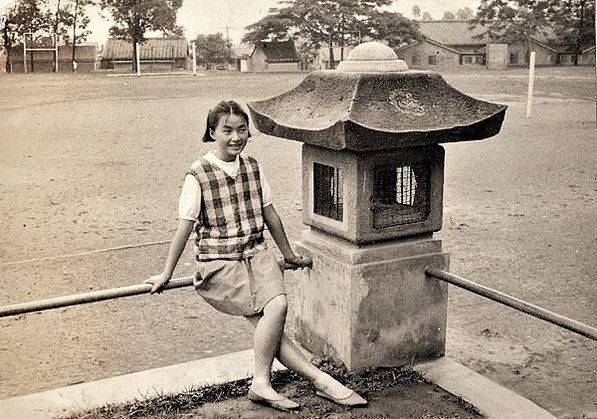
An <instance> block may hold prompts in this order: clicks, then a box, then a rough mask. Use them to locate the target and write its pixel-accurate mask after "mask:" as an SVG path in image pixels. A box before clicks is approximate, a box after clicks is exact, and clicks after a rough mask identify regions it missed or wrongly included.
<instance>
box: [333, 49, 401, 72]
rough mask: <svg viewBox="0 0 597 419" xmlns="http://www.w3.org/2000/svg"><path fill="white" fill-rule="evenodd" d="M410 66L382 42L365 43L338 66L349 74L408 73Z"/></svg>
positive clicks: (339, 69)
mask: <svg viewBox="0 0 597 419" xmlns="http://www.w3.org/2000/svg"><path fill="white" fill-rule="evenodd" d="M406 70H408V66H407V65H406V63H405V62H404V61H403V60H400V59H398V56H397V55H396V53H395V52H394V50H393V49H392V48H390V47H389V46H387V45H384V44H382V43H381V42H375V41H371V42H364V43H362V44H360V45H358V46H356V47H355V48H354V49H353V50H352V51H351V52H350V54H348V57H347V58H346V60H344V61H341V62H340V64H338V71H347V72H373V73H376V72H383V73H386V72H395V71H406Z"/></svg>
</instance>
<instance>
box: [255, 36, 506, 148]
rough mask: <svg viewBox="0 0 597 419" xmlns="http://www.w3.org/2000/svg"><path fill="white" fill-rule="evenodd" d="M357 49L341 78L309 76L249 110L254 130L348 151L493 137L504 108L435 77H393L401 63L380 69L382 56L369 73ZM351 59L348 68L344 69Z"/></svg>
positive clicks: (333, 73)
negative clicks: (469, 94)
mask: <svg viewBox="0 0 597 419" xmlns="http://www.w3.org/2000/svg"><path fill="white" fill-rule="evenodd" d="M366 44H369V43H366ZM364 45H365V44H361V45H360V46H358V47H357V48H355V49H354V50H353V51H352V52H351V53H350V55H349V57H348V60H347V61H348V63H347V64H346V65H345V68H347V70H346V71H338V70H323V71H314V72H312V73H310V74H309V75H308V76H307V77H306V78H305V79H304V80H303V81H302V82H301V83H300V84H299V85H298V86H297V87H296V88H294V89H292V90H290V91H289V92H286V93H283V94H282V95H279V96H276V97H273V98H270V99H267V100H262V101H256V102H251V103H249V104H248V107H249V110H250V111H251V114H252V117H253V121H254V122H255V126H256V127H257V129H259V130H260V131H261V132H263V133H265V134H269V135H274V136H277V137H282V138H287V139H291V140H297V141H302V142H304V143H307V144H311V145H316V146H321V147H325V148H331V149H334V150H343V149H347V150H355V151H370V150H383V149H396V148H403V147H413V146H420V145H428V144H437V143H444V142H453V141H471V140H480V139H483V138H488V137H491V136H494V135H496V134H497V133H498V132H499V130H500V128H501V125H502V122H503V120H504V116H505V112H506V106H505V105H499V104H495V103H489V102H484V101H480V100H477V99H475V98H472V97H470V96H467V95H465V94H464V93H462V92H460V91H458V90H456V89H454V88H453V87H452V86H450V85H449V84H448V83H447V82H446V81H445V80H444V79H443V78H442V77H441V76H440V75H439V74H438V73H434V72H425V71H412V70H403V69H402V70H396V69H395V68H403V66H402V64H400V65H397V66H394V65H387V63H388V62H389V61H391V60H389V59H388V57H387V56H386V55H384V54H385V52H380V51H376V52H375V53H373V55H372V58H373V59H372V60H371V63H372V64H375V65H378V64H379V63H380V62H381V63H382V64H383V65H381V66H379V65H378V67H379V68H380V69H381V70H380V71H373V70H374V69H375V65H374V66H373V67H367V66H366V65H365V63H366V60H365V59H364V58H363V56H362V54H361V53H359V51H358V50H359V48H361V52H362V50H364V49H365V48H368V49H371V45H367V46H364ZM378 45H381V46H382V47H383V48H387V49H389V50H390V51H391V49H390V48H389V47H387V46H385V45H382V44H378ZM376 48H377V47H374V48H373V50H375V49H376ZM379 48H381V47H379ZM392 53H393V51H392ZM393 54H394V57H396V56H395V53H393ZM353 56H355V57H357V60H354V61H353V63H352V64H356V65H351V64H350V61H351V57H353ZM380 57H382V58H384V59H383V60H380ZM395 59H396V60H397V61H401V60H398V59H397V58H395ZM364 62H365V63H364Z"/></svg>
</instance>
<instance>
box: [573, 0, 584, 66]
mask: <svg viewBox="0 0 597 419" xmlns="http://www.w3.org/2000/svg"><path fill="white" fill-rule="evenodd" d="M586 2H587V0H581V1H580V21H579V22H578V36H577V37H576V51H574V65H578V59H579V56H580V52H581V48H582V38H583V32H584V29H585V28H584V26H585V5H586Z"/></svg>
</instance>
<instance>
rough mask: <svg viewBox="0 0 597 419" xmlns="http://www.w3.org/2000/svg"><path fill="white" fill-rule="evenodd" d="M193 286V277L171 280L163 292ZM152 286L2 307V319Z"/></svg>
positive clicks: (126, 294)
mask: <svg viewBox="0 0 597 419" xmlns="http://www.w3.org/2000/svg"><path fill="white" fill-rule="evenodd" d="M191 285H193V277H192V276H188V277H184V278H176V279H172V280H170V282H168V283H167V284H166V286H164V288H163V290H171V289H175V288H183V287H188V286H191ZM151 288H152V285H151V284H136V285H129V286H126V287H120V288H111V289H107V290H101V291H92V292H85V293H82V294H73V295H66V296H64V297H56V298H49V299H47V300H38V301H30V302H28V303H21V304H13V305H8V306H4V307H0V318H1V317H9V316H16V315H19V314H25V313H33V312H37V311H44V310H51V309H54V308H61V307H68V306H74V305H79V304H89V303H95V302H98V301H106V300H115V299H118V298H123V297H131V296H134V295H141V294H149V293H150V291H151Z"/></svg>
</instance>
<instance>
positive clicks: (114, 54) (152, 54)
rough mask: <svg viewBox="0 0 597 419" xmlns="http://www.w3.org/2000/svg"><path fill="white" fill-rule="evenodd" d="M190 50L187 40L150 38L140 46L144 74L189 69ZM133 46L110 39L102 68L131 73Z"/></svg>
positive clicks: (105, 48) (107, 42)
mask: <svg viewBox="0 0 597 419" xmlns="http://www.w3.org/2000/svg"><path fill="white" fill-rule="evenodd" d="M188 58H189V48H188V44H187V40H186V39H185V38H149V39H147V40H146V41H145V42H143V43H142V44H140V50H139V59H140V62H141V71H142V72H150V73H152V72H169V71H180V70H185V69H186V68H187V60H188ZM132 60H133V44H132V43H131V42H128V41H123V40H120V39H111V38H110V39H108V40H107V41H106V45H105V47H104V54H103V56H102V60H101V68H102V69H106V70H114V71H117V72H130V71H131V68H132Z"/></svg>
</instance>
